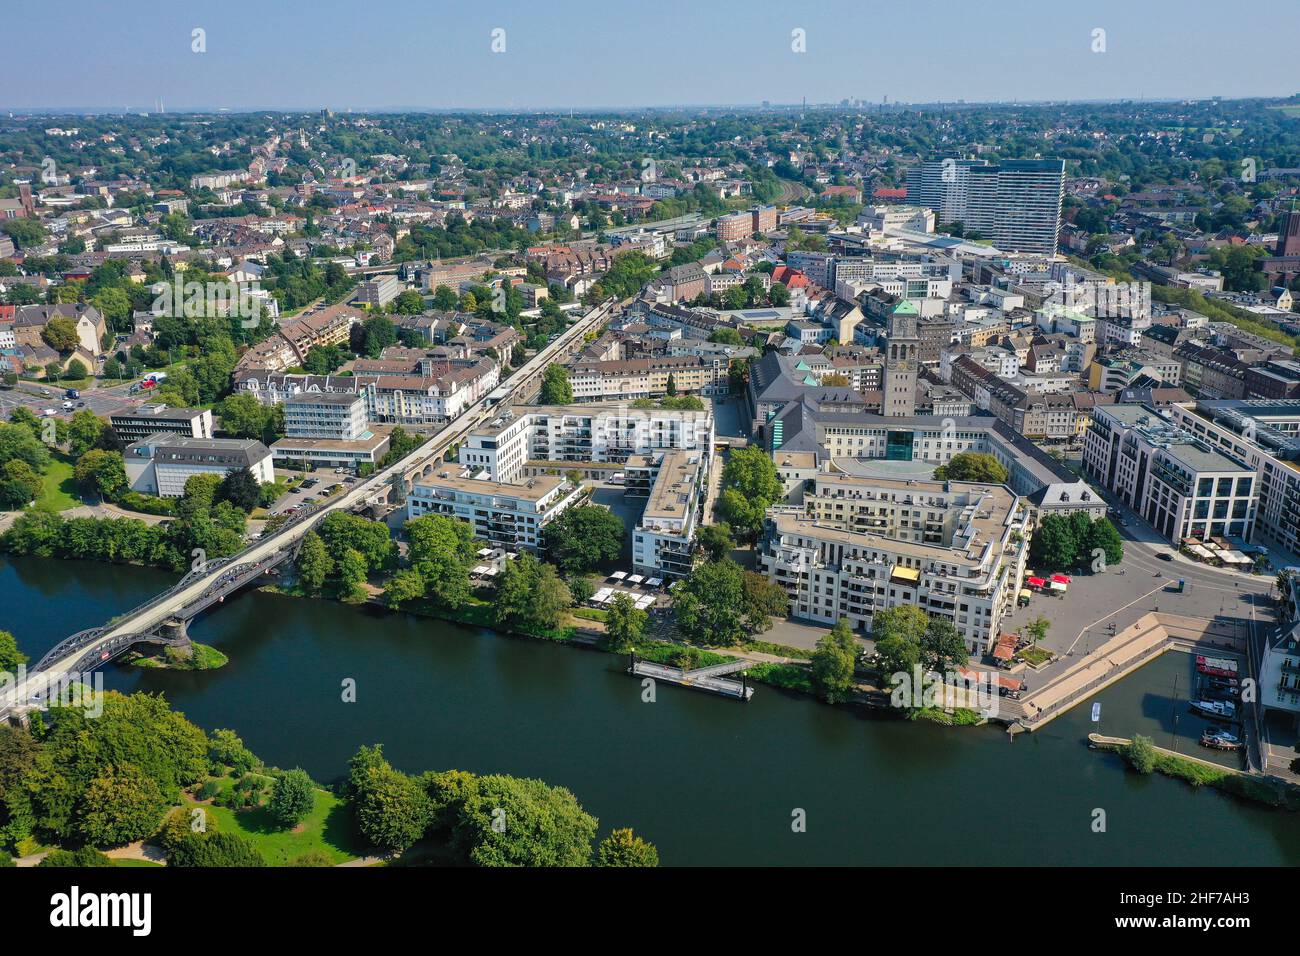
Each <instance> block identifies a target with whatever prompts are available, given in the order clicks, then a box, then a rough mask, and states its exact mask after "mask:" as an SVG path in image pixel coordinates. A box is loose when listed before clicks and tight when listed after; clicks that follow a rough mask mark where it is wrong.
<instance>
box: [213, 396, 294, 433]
mask: <svg viewBox="0 0 1300 956" xmlns="http://www.w3.org/2000/svg"><path fill="white" fill-rule="evenodd" d="M217 411H218V414H219V415H220V417H221V428H222V430H223V431H224V432H226V433H227V434H228V435H232V436H233V437H235V438H255V439H257V440H258V441H260V442H263V443H265V444H270V443H271V442H274V441H275V440H276V439H277V438H278V437H279V436H280V433H281V432H283V430H284V409H283V407H282V406H279V405H263V404H262V403H261V402H259V401H258V400H257V399H256V398H254V397H253V396H252V395H246V394H240V395H231V396H229V397H228V398H226V399H225V400H224V401H223V402H222V403H221V404H220V405H219V406H217Z"/></svg>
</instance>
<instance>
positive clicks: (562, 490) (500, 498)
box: [406, 470, 582, 551]
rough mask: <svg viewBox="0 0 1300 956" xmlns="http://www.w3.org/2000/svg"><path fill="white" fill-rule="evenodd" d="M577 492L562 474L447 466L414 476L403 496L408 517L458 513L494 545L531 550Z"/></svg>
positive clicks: (539, 542) (573, 500)
mask: <svg viewBox="0 0 1300 956" xmlns="http://www.w3.org/2000/svg"><path fill="white" fill-rule="evenodd" d="M581 497H582V489H581V488H580V487H579V486H578V485H575V484H574V483H573V482H571V481H569V480H568V479H567V478H563V477H556V476H554V475H538V476H536V477H534V478H528V479H526V480H524V481H522V482H521V483H520V484H505V483H502V482H498V481H491V480H489V479H486V478H470V477H466V476H464V475H460V474H453V473H452V472H451V471H450V470H444V471H440V472H437V473H436V474H434V475H432V476H428V477H425V478H422V479H420V480H419V481H418V482H416V484H415V487H414V488H412V489H411V492H410V494H409V495H407V498H406V515H407V518H408V519H415V518H420V517H423V516H425V515H430V514H438V515H447V516H449V517H453V518H459V519H460V520H462V521H465V522H467V523H468V524H469V525H470V527H471V528H473V530H474V536H475V537H476V538H483V539H484V540H486V541H488V542H489V543H491V544H492V545H494V546H497V547H502V548H505V549H507V550H518V549H521V548H524V549H527V550H529V551H537V550H538V549H539V548H540V547H541V543H542V530H543V529H544V528H545V527H546V526H547V525H548V524H550V523H551V522H552V521H554V520H555V519H556V518H558V517H559V516H560V515H561V514H563V513H564V511H565V510H566V509H568V508H569V507H570V506H572V505H573V504H575V503H576V502H577V501H578V500H579V499H580V498H581Z"/></svg>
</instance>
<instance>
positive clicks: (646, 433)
mask: <svg viewBox="0 0 1300 956" xmlns="http://www.w3.org/2000/svg"><path fill="white" fill-rule="evenodd" d="M713 440H714V429H713V413H712V412H710V411H708V410H707V409H706V410H705V411H698V412H697V411H687V410H677V409H667V408H630V407H628V406H626V405H617V404H595V403H592V404H582V405H528V406H518V407H516V408H512V409H507V410H505V411H504V412H503V413H502V414H501V415H500V416H499V417H497V418H495V419H493V420H492V421H491V422H490V423H489V424H488V425H487V426H486V427H482V428H477V429H475V430H474V431H471V432H470V433H469V435H468V436H466V438H465V444H464V445H463V446H462V447H461V449H460V463H461V464H462V465H464V466H465V467H467V468H469V469H471V470H472V471H473V472H474V473H476V474H478V473H482V474H483V475H485V476H486V477H488V478H489V479H491V480H493V481H502V482H512V481H517V480H518V479H519V478H520V477H521V476H522V475H523V474H524V470H525V466H527V465H528V464H529V463H538V462H542V463H545V462H574V463H594V462H624V461H627V460H628V459H629V458H631V457H632V456H634V455H651V454H654V453H657V452H661V451H668V450H676V451H688V452H710V451H711V450H712V448H713Z"/></svg>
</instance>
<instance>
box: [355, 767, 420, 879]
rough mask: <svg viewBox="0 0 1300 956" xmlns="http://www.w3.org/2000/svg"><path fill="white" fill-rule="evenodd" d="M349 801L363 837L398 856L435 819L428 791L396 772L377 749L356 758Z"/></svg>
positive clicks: (418, 837) (411, 779)
mask: <svg viewBox="0 0 1300 956" xmlns="http://www.w3.org/2000/svg"><path fill="white" fill-rule="evenodd" d="M349 799H350V802H351V804H352V812H353V815H354V816H355V818H356V822H357V829H358V830H360V831H361V835H362V836H363V837H365V838H366V839H367V840H369V841H370V842H371V843H372V844H374V845H375V846H377V847H382V848H384V849H386V850H389V851H390V852H394V853H397V852H401V851H402V850H405V849H406V848H407V847H409V846H410V845H411V844H412V843H414V842H415V841H416V840H418V839H420V837H421V836H423V835H424V831H425V829H426V828H427V827H428V825H429V821H430V818H431V812H432V807H431V804H430V802H429V797H428V795H427V794H426V793H425V792H424V788H423V787H421V786H420V785H419V783H418V782H417V781H416V780H414V779H413V778H411V777H408V776H407V775H406V774H404V773H401V772H400V771H398V770H395V769H393V767H392V766H391V765H390V764H389V763H388V761H387V760H385V759H384V757H383V750H382V748H380V747H377V746H376V747H362V748H361V749H360V750H359V751H357V754H356V756H354V757H353V758H352V762H351V769H350V772H349Z"/></svg>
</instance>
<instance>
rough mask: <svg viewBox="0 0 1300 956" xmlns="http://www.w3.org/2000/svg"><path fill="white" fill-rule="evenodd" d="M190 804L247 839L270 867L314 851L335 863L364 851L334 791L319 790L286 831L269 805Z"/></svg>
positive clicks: (218, 825) (225, 829)
mask: <svg viewBox="0 0 1300 956" xmlns="http://www.w3.org/2000/svg"><path fill="white" fill-rule="evenodd" d="M187 803H189V804H190V805H193V806H200V805H201V806H203V808H204V809H205V810H206V811H207V812H208V813H210V814H212V816H213V817H215V818H216V829H217V831H218V832H219V833H238V834H239V835H240V836H242V837H245V838H247V839H248V840H249V841H250V842H251V843H252V844H253V845H254V846H256V847H257V849H258V850H260V851H261V853H262V856H264V857H265V858H266V862H267V864H268V865H269V866H285V865H287V864H289V863H292V862H293V861H294V860H295V859H297V858H298V857H300V856H302V855H303V854H304V853H307V852H309V851H311V850H319V851H321V852H322V853H324V854H326V855H327V856H328V857H329V858H330V859H331V860H332V861H333V862H334V863H344V862H346V861H348V860H352V859H355V858H356V857H358V856H359V855H360V854H359V853H358V852H357V848H356V847H355V846H354V838H353V835H352V822H351V821H350V820H349V819H348V810H347V806H346V805H345V804H344V803H343V801H342V800H340V799H339V798H338V797H336V796H334V794H332V793H329V792H328V791H325V790H317V791H316V804H315V806H314V807H313V808H312V811H311V813H310V814H309V815H308V816H307V819H306V820H304V821H303V822H302V824H301V826H299V827H298V828H296V829H294V830H282V829H281V828H280V825H279V824H278V823H276V822H275V821H274V820H273V819H272V818H271V815H270V813H268V812H267V811H266V809H265V808H261V807H259V808H257V809H254V810H239V811H236V810H231V809H230V808H229V807H217V806H212V805H211V804H196V803H194V802H193V801H190V800H189V799H188V798H187Z"/></svg>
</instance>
